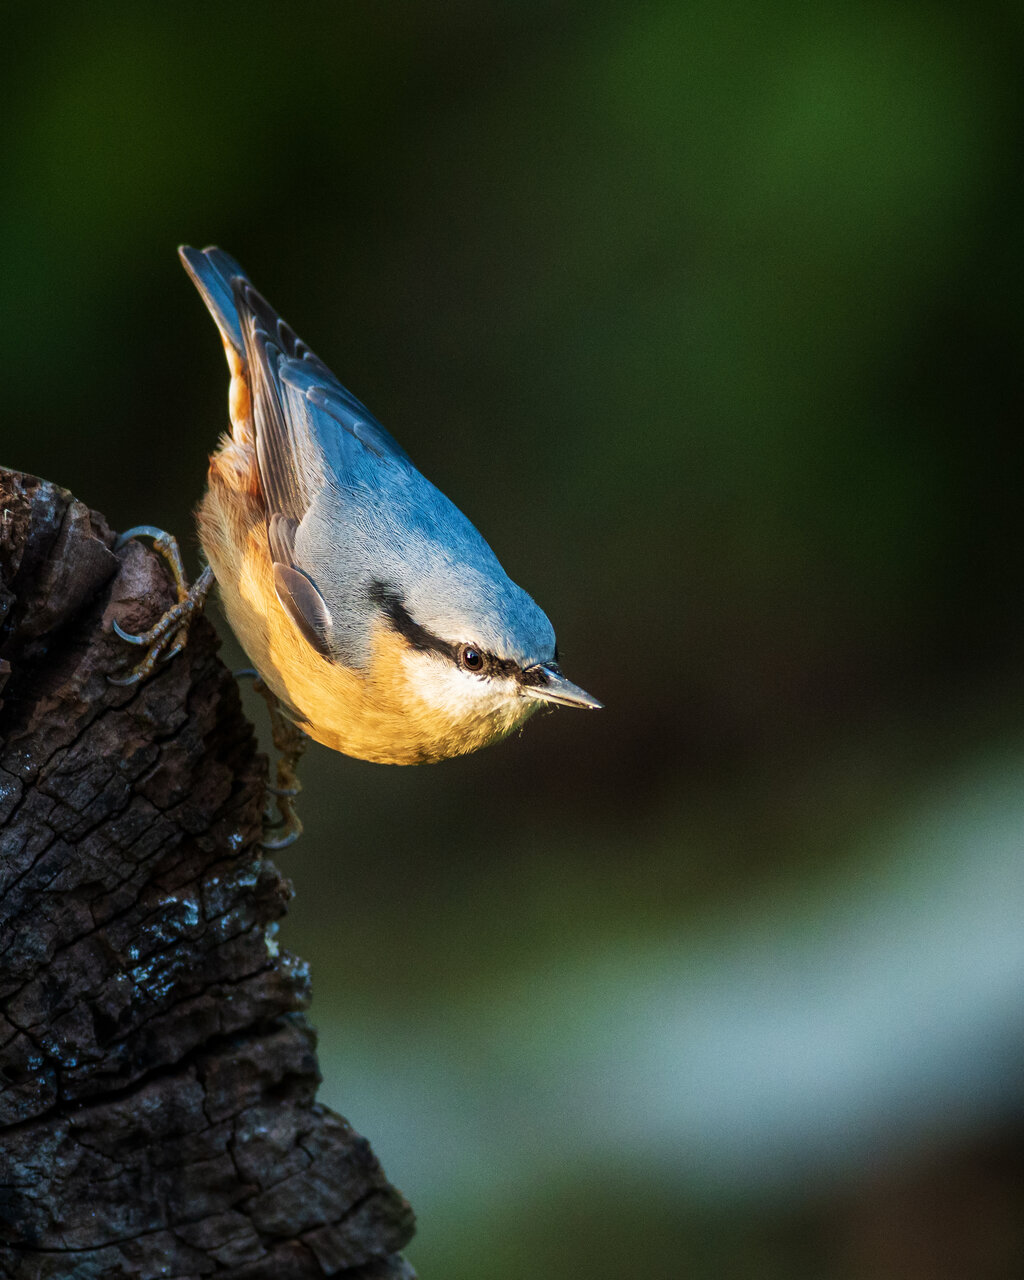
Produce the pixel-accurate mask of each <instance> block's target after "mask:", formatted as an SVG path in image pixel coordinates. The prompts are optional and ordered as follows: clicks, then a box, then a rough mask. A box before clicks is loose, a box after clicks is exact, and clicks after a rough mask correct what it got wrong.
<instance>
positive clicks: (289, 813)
mask: <svg viewBox="0 0 1024 1280" xmlns="http://www.w3.org/2000/svg"><path fill="white" fill-rule="evenodd" d="M235 676H236V677H238V678H240V679H241V678H246V679H251V680H252V681H253V688H254V689H255V690H256V692H257V693H258V694H259V695H260V696H261V697H262V699H263V701H264V702H265V703H266V704H267V710H268V711H269V712H270V728H271V733H272V735H273V739H274V746H275V747H276V748H277V750H278V752H279V754H278V757H277V769H276V775H277V776H276V782H277V785H276V786H270V784H269V783H268V784H267V788H266V790H267V795H268V796H272V797H273V798H274V804H273V805H271V804H270V803H269V802H268V804H267V807H266V809H265V810H264V811H263V837H264V838H263V848H264V849H268V850H270V851H271V852H273V851H275V850H277V849H287V848H288V846H289V845H292V844H294V843H295V841H296V840H298V838H299V836H300V835H302V822H301V820H300V818H299V815H298V814H297V813H296V812H295V805H294V803H293V802H294V800H295V797H296V796H297V795H298V794H299V792H300V791H301V790H302V784H301V783H300V782H299V779H298V776H297V774H296V770H297V768H298V764H299V760H300V759H301V758H302V753H303V752H304V751H305V750H306V746H307V744H308V743H309V736H308V735H307V734H306V733H304V732H303V730H302V729H300V728H299V726H298V725H297V724H293V723H292V721H291V720H289V719H288V718H287V716H286V715H285V714H284V712H283V711H282V710H281V704H280V702H279V701H278V699H277V697H276V695H275V694H274V692H273V691H272V690H271V689H270V688H268V686H267V685H266V684H265V683H264V682H263V680H262V679H261V678H260V675H259V672H257V671H255V670H253V668H252V667H247V668H245V669H244V670H242V671H236V672H235ZM275 808H276V809H277V816H276V817H275V816H274V809H275ZM269 832H280V835H273V836H270V837H269V838H268V833H269Z"/></svg>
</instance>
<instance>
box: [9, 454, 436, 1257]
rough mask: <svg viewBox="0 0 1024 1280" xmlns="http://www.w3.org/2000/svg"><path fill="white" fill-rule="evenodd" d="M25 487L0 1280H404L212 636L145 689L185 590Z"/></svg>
mask: <svg viewBox="0 0 1024 1280" xmlns="http://www.w3.org/2000/svg"><path fill="white" fill-rule="evenodd" d="M113 543H114V535H113V534H112V533H111V531H110V529H109V528H108V527H107V524H106V522H105V521H104V520H103V518H102V517H101V516H99V515H97V514H96V513H95V512H93V511H90V510H88V508H86V507H85V506H83V505H82V504H81V503H80V502H78V501H76V500H75V499H74V498H72V497H71V495H70V494H68V493H66V492H65V491H63V490H61V489H59V488H57V487H56V486H54V485H51V484H49V483H47V482H45V481H40V480H37V479H35V478H33V477H30V476H25V475H20V474H18V473H12V472H9V471H0V685H2V688H0V698H2V705H0V823H2V830H0V1275H2V1276H3V1277H12V1278H13V1277H17V1278H18V1280H30V1278H31V1280H58V1278H59V1280H69V1278H72V1277H74V1278H75V1280H79V1278H81V1280H94V1278H95V1280H99V1278H101V1277H102V1278H104V1280H105V1278H106V1277H118V1276H138V1277H150V1276H152V1277H157V1276H159V1277H163V1278H167V1277H178V1278H184V1277H198V1276H206V1275H211V1274H214V1273H215V1274H216V1275H217V1276H218V1277H220V1276H223V1277H230V1278H232V1280H307V1278H312V1277H320V1276H323V1275H339V1274H340V1275H342V1276H345V1277H347V1278H349V1280H356V1278H357V1277H358V1278H359V1280H385V1278H387V1280H398V1278H399V1277H410V1276H412V1271H411V1270H410V1269H409V1267H408V1265H407V1264H406V1263H405V1262H403V1260H402V1259H401V1258H400V1257H399V1256H398V1254H397V1251H398V1250H399V1249H401V1248H402V1246H403V1245H404V1244H405V1243H406V1242H407V1241H408V1239H409V1238H410V1236H411V1234H412V1214H411V1211H410V1209H409V1206H408V1205H407V1204H406V1203H405V1201H404V1200H403V1199H402V1198H401V1196H400V1195H399V1194H398V1193H397V1192H396V1191H395V1190H394V1189H393V1188H392V1187H391V1186H390V1185H389V1184H388V1182H387V1181H386V1179H385V1178H384V1175H383V1173H382V1171H381V1169H380V1167H379V1165H378V1164H377V1161H376V1159H375V1158H374V1156H373V1154H372V1152H371V1151H370V1148H369V1145H368V1144H367V1143H366V1141H365V1140H364V1139H363V1138H360V1137H359V1136H358V1135H357V1134H355V1133H354V1132H353V1131H352V1129H351V1128H350V1127H349V1126H348V1125H347V1124H346V1122H345V1121H344V1120H341V1119H340V1118H339V1117H337V1116H335V1115H333V1114H332V1113H331V1112H330V1111H327V1110H326V1109H325V1108H323V1107H321V1106H319V1105H318V1104H317V1102H316V1100H315V1093H316V1087H317V1083H318V1080H319V1075H318V1070H317V1062H316V1053H315V1038H314V1035H313V1033H312V1031H311V1030H310V1028H309V1026H308V1024H307V1022H306V1020H305V1017H304V1015H303V1014H302V1012H301V1010H302V1009H303V1008H304V1007H305V1006H306V1004H307V1002H308V998H309V975H308V972H307V969H306V966H305V965H304V964H303V962H302V961H301V960H299V959H297V958H296V957H294V956H291V955H289V954H288V952H287V951H285V950H283V949H280V948H279V946H278V943H277V939H276V936H275V935H276V930H277V921H278V920H279V919H280V917H281V916H283V914H284V912H285V910H286V903H287V900H288V897H289V894H290V886H289V885H288V883H287V881H286V880H284V879H283V878H282V877H281V875H280V873H279V871H278V870H277V868H276V867H275V866H274V864H273V863H272V862H271V861H270V860H269V859H268V858H266V857H265V856H264V855H263V852H262V850H261V848H260V844H259V839H260V828H261V814H262V808H263V798H264V786H265V781H266V761H265V759H264V758H263V757H262V756H260V755H258V754H257V751H256V743H255V740H254V736H253V732H252V729H251V727H250V725H249V724H248V722H247V721H246V719H245V717H244V716H243V714H242V709H241V703H240V700H239V696H238V690H237V688H236V685H235V682H234V680H233V678H232V677H231V675H230V673H229V672H228V671H227V670H226V669H225V668H224V666H223V665H222V664H221V663H220V661H219V660H218V658H217V656H216V648H217V641H216V637H215V634H214V632H213V629H212V628H211V626H210V625H209V623H208V622H207V621H206V620H205V619H203V618H200V619H199V620H198V621H197V622H196V623H195V625H194V627H193V629H192V633H191V636H190V639H189V643H188V645H187V647H186V648H185V650H184V652H183V653H182V654H180V655H179V656H178V657H176V658H175V659H174V660H173V661H171V662H169V663H167V664H166V665H164V666H161V667H160V668H158V670H157V672H156V673H155V674H154V675H153V676H152V677H151V678H150V679H149V680H147V681H145V682H144V683H142V684H141V685H138V686H135V687H133V688H122V687H118V686H115V685H113V684H111V683H109V681H108V680H107V676H108V674H121V673H122V672H123V671H124V670H125V669H126V667H128V666H129V665H130V664H131V663H132V662H133V661H134V659H135V658H136V656H137V655H136V654H134V653H133V652H132V651H130V650H129V649H128V647H127V646H126V645H125V644H124V643H123V642H122V641H121V640H119V639H118V638H117V637H116V636H115V635H113V634H112V633H111V629H110V623H111V620H112V619H113V618H116V619H117V620H118V621H119V622H120V623H121V625H122V626H124V627H126V628H128V629H129V630H139V629H144V628H145V627H146V626H148V625H150V624H151V623H152V622H153V621H154V620H155V618H156V617H158V616H159V614H160V612H161V611H162V610H163V609H164V608H165V607H166V606H167V605H168V604H169V603H171V598H172V592H171V586H170V583H169V580H168V576H167V573H166V570H165V568H164V566H163V563H162V561H160V560H159V559H158V558H157V557H156V556H154V555H153V554H152V553H151V552H150V551H148V550H147V549H146V548H144V547H143V546H142V545H140V544H139V543H136V542H133V543H130V544H129V545H128V546H127V547H125V548H124V549H123V550H122V551H121V552H119V553H118V554H116V555H115V554H114V552H113V550H112V547H113Z"/></svg>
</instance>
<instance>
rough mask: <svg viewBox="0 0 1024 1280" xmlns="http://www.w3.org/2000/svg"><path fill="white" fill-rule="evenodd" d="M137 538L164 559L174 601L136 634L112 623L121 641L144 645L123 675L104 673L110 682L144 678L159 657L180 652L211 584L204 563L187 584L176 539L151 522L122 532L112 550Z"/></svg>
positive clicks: (126, 681)
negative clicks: (149, 541)
mask: <svg viewBox="0 0 1024 1280" xmlns="http://www.w3.org/2000/svg"><path fill="white" fill-rule="evenodd" d="M138 537H145V538H152V539H153V549H154V550H155V551H157V552H158V553H159V554H160V555H161V556H163V558H164V559H165V560H166V561H167V563H168V565H169V566H170V570H171V573H172V575H173V577H174V585H175V588H176V590H177V592H178V603H177V604H175V605H172V606H171V608H170V609H168V610H167V612H166V613H165V614H164V615H163V617H162V618H160V619H159V620H158V621H157V622H156V623H155V624H154V625H153V626H152V627H150V628H149V630H148V631H143V632H142V633H141V634H140V635H133V634H132V633H131V632H130V631H125V629H124V628H123V627H122V626H121V625H120V624H119V623H117V622H115V623H114V624H113V625H114V630H115V631H116V632H117V634H118V635H119V636H120V637H121V639H122V640H126V641H127V642H128V643H129V644H136V645H143V646H145V647H146V656H145V657H144V658H143V659H142V661H141V662H140V663H139V664H138V665H137V666H135V667H133V668H132V669H131V671H129V672H128V674H127V675H125V676H119V677H115V676H108V677H107V679H108V680H109V681H110V683H111V684H119V685H130V684H138V683H139V681H140V680H145V678H146V677H147V676H148V675H149V674H150V673H151V672H152V670H153V668H154V667H155V666H156V664H157V663H158V662H159V661H161V659H162V660H163V661H164V662H168V661H169V660H170V659H171V658H173V657H174V655H175V654H177V653H181V651H182V649H184V647H185V645H186V644H187V643H188V629H189V627H190V626H191V624H192V619H193V617H194V615H195V614H196V613H197V612H198V611H200V610H202V607H203V605H204V604H205V602H206V596H207V593H208V592H209V590H210V587H211V586H212V585H213V570H212V569H211V568H210V566H209V565H207V566H206V568H205V569H204V570H203V571H202V573H201V574H200V575H199V577H198V578H196V580H195V582H194V583H193V584H192V586H191V587H190V586H189V585H188V579H187V578H186V577H185V568H184V566H183V565H182V563H181V552H180V551H179V550H178V543H177V540H176V539H175V538H174V537H173V536H172V535H171V534H169V533H164V531H163V530H162V529H156V528H154V527H153V525H150V524H140V525H137V526H136V527H135V528H134V529H129V530H128V531H127V532H126V533H122V534H121V536H120V537H119V538H118V539H117V541H116V542H115V543H114V550H115V551H120V549H121V548H122V547H123V546H124V545H125V543H126V542H128V541H129V540H130V539H131V538H138Z"/></svg>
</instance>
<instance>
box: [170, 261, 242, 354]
mask: <svg viewBox="0 0 1024 1280" xmlns="http://www.w3.org/2000/svg"><path fill="white" fill-rule="evenodd" d="M178 256H179V257H180V258H181V261H182V263H183V264H184V267H185V270H186V271H187V272H188V273H189V275H190V276H191V277H192V283H193V284H194V285H195V286H196V288H197V289H198V290H199V293H200V295H201V296H202V299H203V301H204V302H205V303H206V306H207V309H208V310H209V312H210V315H211V316H213V318H214V320H215V321H216V324H217V328H218V329H219V330H220V336H221V338H222V339H223V340H224V346H225V348H230V350H229V351H228V363H229V364H230V365H231V366H232V372H234V371H235V367H234V366H235V362H233V361H232V359H231V352H234V354H235V356H236V357H237V360H239V361H242V362H244V360H245V346H244V344H243V342H242V325H241V322H240V321H239V318H238V308H237V307H236V305H235V298H234V293H233V291H232V288H231V281H232V280H233V279H234V278H235V276H241V278H242V279H243V280H248V279H249V277H248V276H247V275H246V274H245V272H244V271H243V270H242V268H241V267H240V266H239V265H238V263H237V262H236V261H235V260H234V258H232V256H231V255H230V254H229V253H225V252H224V250H223V249H217V248H215V247H213V246H211V247H210V248H208V249H203V250H201V251H200V250H199V249H193V248H192V247H191V245H187V244H183V245H180V246H179V247H178Z"/></svg>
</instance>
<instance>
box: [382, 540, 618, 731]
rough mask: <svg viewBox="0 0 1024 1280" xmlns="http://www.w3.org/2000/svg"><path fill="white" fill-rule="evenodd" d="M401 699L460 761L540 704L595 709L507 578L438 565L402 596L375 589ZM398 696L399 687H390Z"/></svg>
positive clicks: (393, 587) (538, 613)
mask: <svg viewBox="0 0 1024 1280" xmlns="http://www.w3.org/2000/svg"><path fill="white" fill-rule="evenodd" d="M369 595H370V597H371V601H372V604H373V606H374V608H375V609H376V610H377V611H378V624H379V626H380V627H381V628H382V629H383V631H384V633H385V634H386V636H387V650H388V654H389V657H388V663H389V665H390V666H391V667H392V669H393V670H394V671H395V675H396V683H397V689H396V693H397V696H398V697H399V698H401V699H404V700H405V702H406V705H407V706H408V708H409V709H410V711H412V713H413V714H414V715H415V716H417V717H418V718H419V719H420V720H421V721H424V722H431V723H432V724H433V726H434V727H433V730H432V731H433V732H434V733H435V734H436V736H437V738H438V740H439V742H441V743H443V749H442V751H441V752H439V754H443V755H461V754H463V753H465V752H468V751H474V750H476V749H477V748H478V747H480V746H482V745H484V743H486V742H490V741H494V740H496V739H497V738H500V737H503V736H504V735H505V734H507V733H509V732H510V731H511V730H512V729H514V728H516V727H517V726H518V725H520V724H522V723H523V721H524V720H526V719H527V718H528V717H529V716H530V715H532V714H533V712H534V711H537V710H538V709H540V708H541V707H542V706H543V705H544V704H548V705H557V706H565V707H580V708H588V709H597V708H599V707H600V706H601V703H600V702H598V700H597V699H596V698H593V697H591V695H590V694H589V693H585V692H584V691H583V690H582V689H580V688H579V687H578V686H576V685H574V684H573V683H572V682H571V681H569V680H567V679H566V677H565V676H564V675H563V674H562V672H561V670H560V668H559V665H558V649H557V646H556V644H555V633H554V631H553V629H552V627H551V623H550V622H549V621H548V619H547V617H546V616H545V614H544V613H543V611H542V610H541V609H540V608H538V606H537V605H536V604H535V603H534V602H533V600H532V599H531V598H530V597H529V596H528V595H527V594H526V592H525V591H523V590H522V588H521V587H518V586H516V584H515V583H514V582H512V581H511V580H510V579H509V578H507V577H506V576H505V574H504V573H503V572H499V573H493V572H487V571H481V569H480V568H478V567H475V566H469V565H467V564H465V563H462V564H460V565H459V567H458V570H457V571H455V570H454V569H453V567H452V566H449V565H440V566H433V567H432V571H431V569H425V570H424V572H423V573H422V574H421V575H420V576H419V578H418V579H417V580H414V581H410V582H407V583H406V584H405V586H404V587H399V586H398V585H397V584H395V583H392V582H384V581H380V580H374V581H373V582H372V583H371V584H370V587H369ZM393 687H394V686H393Z"/></svg>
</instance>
